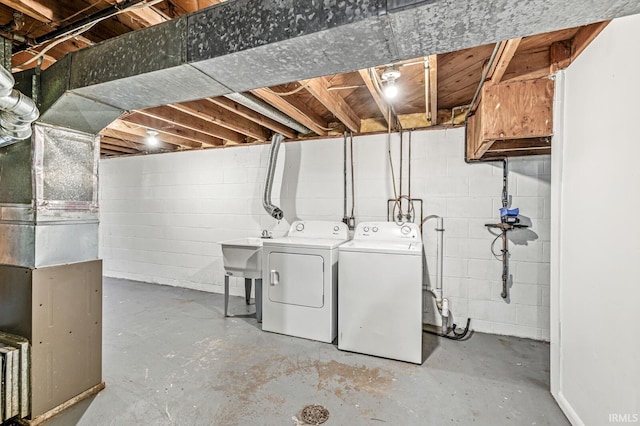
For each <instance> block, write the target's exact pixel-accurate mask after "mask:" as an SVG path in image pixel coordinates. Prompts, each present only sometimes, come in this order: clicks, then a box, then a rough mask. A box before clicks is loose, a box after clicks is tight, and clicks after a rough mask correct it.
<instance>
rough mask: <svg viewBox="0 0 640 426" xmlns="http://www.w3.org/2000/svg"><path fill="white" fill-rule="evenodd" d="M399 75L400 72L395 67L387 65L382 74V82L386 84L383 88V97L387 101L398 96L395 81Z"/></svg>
mask: <svg viewBox="0 0 640 426" xmlns="http://www.w3.org/2000/svg"><path fill="white" fill-rule="evenodd" d="M400 75H401V74H400V70H399V69H398V67H397V66H395V65H388V66H387V68H385V70H384V72H383V73H382V76H381V78H382V81H384V82H385V83H386V85H385V87H384V95H385V97H386V98H387V99H393V98H395V97H396V96H398V87H397V86H396V80H397V79H399V78H400Z"/></svg>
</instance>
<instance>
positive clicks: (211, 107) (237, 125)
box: [169, 100, 270, 142]
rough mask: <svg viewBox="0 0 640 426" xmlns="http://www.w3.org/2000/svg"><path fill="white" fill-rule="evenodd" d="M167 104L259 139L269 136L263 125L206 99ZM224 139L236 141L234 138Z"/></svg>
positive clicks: (244, 139) (264, 139)
mask: <svg viewBox="0 0 640 426" xmlns="http://www.w3.org/2000/svg"><path fill="white" fill-rule="evenodd" d="M169 106H170V107H171V108H174V109H176V110H178V111H182V112H184V113H187V114H189V115H192V116H194V117H197V118H199V119H202V120H205V121H206V122H208V123H213V124H217V125H219V126H222V127H225V128H227V129H229V130H232V131H234V132H237V133H239V134H242V135H246V136H249V137H251V138H254V139H257V140H260V141H266V140H267V139H269V136H270V135H269V131H268V130H267V129H265V128H264V127H262V126H260V125H258V124H256V123H255V122H253V121H251V120H248V119H246V118H244V117H241V116H239V115H237V114H234V113H232V112H230V111H229V110H227V109H225V108H222V107H221V106H219V105H217V104H215V103H213V102H209V101H208V100H199V101H190V102H183V103H180V104H173V105H169ZM234 136H235V135H234ZM225 139H228V140H232V141H234V142H237V141H236V140H234V139H230V138H225ZM240 141H241V142H246V138H242V139H241V140H240Z"/></svg>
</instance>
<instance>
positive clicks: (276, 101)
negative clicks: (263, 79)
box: [251, 89, 329, 136]
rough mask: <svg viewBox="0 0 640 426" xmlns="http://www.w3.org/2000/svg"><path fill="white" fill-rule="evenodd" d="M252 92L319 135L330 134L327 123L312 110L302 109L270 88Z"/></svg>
mask: <svg viewBox="0 0 640 426" xmlns="http://www.w3.org/2000/svg"><path fill="white" fill-rule="evenodd" d="M251 93H252V94H254V95H255V96H257V97H259V98H260V99H262V100H263V101H265V102H267V103H268V104H270V105H272V106H273V107H275V108H277V109H279V110H280V111H282V112H283V113H285V114H286V115H288V116H289V117H291V118H293V119H294V120H296V121H298V122H299V123H301V124H303V125H305V126H307V127H308V128H309V129H311V130H313V131H314V132H315V133H316V134H318V135H319V136H326V135H328V134H329V131H328V130H327V123H326V122H324V120H322V118H320V117H318V116H317V115H316V114H314V113H312V112H311V111H304V112H303V111H301V110H300V109H298V108H297V107H296V106H294V105H292V104H290V103H289V102H287V101H286V100H284V99H283V98H282V97H280V96H278V95H276V94H275V93H272V92H271V91H270V90H266V89H256V90H253V91H251Z"/></svg>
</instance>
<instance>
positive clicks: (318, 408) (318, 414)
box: [300, 404, 329, 425]
mask: <svg viewBox="0 0 640 426" xmlns="http://www.w3.org/2000/svg"><path fill="white" fill-rule="evenodd" d="M300 417H302V420H303V421H304V422H305V423H308V424H310V425H320V424H322V423H324V422H326V421H327V420H328V419H329V410H327V409H326V408H324V407H323V406H322V405H317V404H314V405H307V406H306V407H304V408H303V409H302V413H300Z"/></svg>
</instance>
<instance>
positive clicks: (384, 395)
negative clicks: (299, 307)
mask: <svg viewBox="0 0 640 426" xmlns="http://www.w3.org/2000/svg"><path fill="white" fill-rule="evenodd" d="M253 308H254V307H253V306H249V307H247V306H245V305H244V300H243V299H242V298H239V297H233V298H232V302H231V309H232V311H234V312H236V313H240V314H242V313H248V312H252V311H253ZM103 339H104V367H103V375H104V380H105V381H106V383H107V388H106V389H105V390H104V391H102V392H101V393H100V394H98V395H97V396H95V397H93V398H91V399H89V400H86V401H84V402H82V403H80V404H78V405H76V406H75V407H72V408H71V409H69V410H67V411H66V412H64V413H62V414H60V415H58V416H57V417H55V418H53V419H52V420H51V421H49V422H47V423H46V424H47V425H48V426H54V425H65V426H66V425H75V424H79V425H132V424H135V425H295V424H296V423H295V421H294V420H293V417H295V416H298V417H299V413H300V410H301V409H302V408H303V407H304V406H306V405H308V404H322V405H323V406H325V407H326V408H327V409H328V410H329V411H330V418H329V420H328V421H327V422H326V423H325V424H326V425H377V424H385V423H386V424H392V425H445V424H462V425H468V424H474V425H492V426H495V425H553V426H558V425H566V424H569V423H568V422H567V420H566V418H565V417H564V416H563V414H562V412H561V411H560V409H559V408H558V406H557V405H556V403H555V402H554V400H553V398H552V397H551V395H550V393H549V345H548V344H545V343H540V342H536V341H532V340H526V339H518V338H510V337H501V336H493V335H487V334H481V333H475V334H474V335H473V336H472V337H471V338H470V339H469V340H468V341H464V342H454V341H449V340H446V339H441V338H437V337H434V336H429V335H425V349H426V354H427V359H426V361H425V363H424V364H423V365H422V366H416V365H412V364H407V363H402V362H397V361H391V360H386V359H379V358H375V357H369V356H365V355H359V354H353V353H347V352H342V351H339V350H338V349H337V348H336V346H334V345H330V344H324V343H318V342H312V341H308V340H304V339H297V338H293V337H288V336H282V335H278V334H272V333H266V332H262V331H261V330H260V327H259V326H258V324H257V323H256V320H255V317H252V316H250V315H239V316H235V317H233V318H227V319H225V318H224V317H223V297H222V296H221V295H216V294H208V293H201V292H197V291H191V290H186V289H179V288H172V287H165V286H158V285H153V284H145V283H139V282H133V281H126V280H115V279H110V278H105V280H104V335H103Z"/></svg>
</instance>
